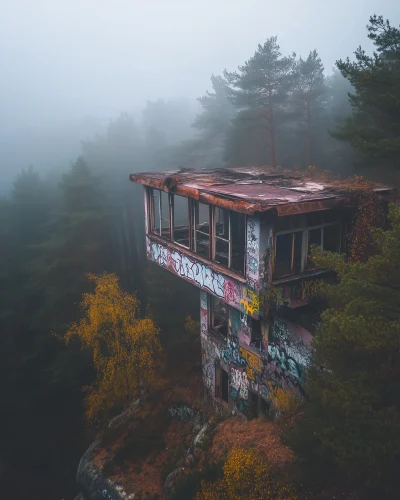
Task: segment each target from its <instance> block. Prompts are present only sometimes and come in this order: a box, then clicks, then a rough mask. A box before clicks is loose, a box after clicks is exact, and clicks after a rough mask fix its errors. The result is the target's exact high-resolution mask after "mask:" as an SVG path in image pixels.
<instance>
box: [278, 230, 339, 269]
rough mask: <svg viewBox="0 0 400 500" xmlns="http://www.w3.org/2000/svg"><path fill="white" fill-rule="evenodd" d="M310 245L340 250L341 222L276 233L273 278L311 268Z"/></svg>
mask: <svg viewBox="0 0 400 500" xmlns="http://www.w3.org/2000/svg"><path fill="white" fill-rule="evenodd" d="M311 245H317V246H319V247H320V248H321V249H322V250H327V251H330V252H340V248H341V224H340V223H339V222H332V223H330V224H323V225H320V226H314V227H307V228H302V229H297V230H289V231H281V232H279V233H277V234H276V235H275V247H274V255H275V262H274V273H273V277H274V279H276V278H282V277H284V276H290V275H292V274H296V273H300V272H303V271H304V270H306V269H311V268H313V264H312V262H311V260H310V247H311Z"/></svg>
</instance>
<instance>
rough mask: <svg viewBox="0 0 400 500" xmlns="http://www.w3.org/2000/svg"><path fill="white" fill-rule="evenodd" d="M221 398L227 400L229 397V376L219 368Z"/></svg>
mask: <svg viewBox="0 0 400 500" xmlns="http://www.w3.org/2000/svg"><path fill="white" fill-rule="evenodd" d="M221 399H222V401H225V403H227V402H228V399H229V377H228V373H227V372H226V371H225V370H224V369H223V368H221Z"/></svg>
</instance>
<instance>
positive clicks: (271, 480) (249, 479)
mask: <svg viewBox="0 0 400 500" xmlns="http://www.w3.org/2000/svg"><path fill="white" fill-rule="evenodd" d="M195 498H196V500H222V499H223V500H225V499H226V500H239V499H242V498H249V499H252V500H267V499H271V500H272V499H274V500H297V495H296V493H295V491H294V488H293V487H292V486H291V485H290V484H289V483H281V482H279V481H277V480H276V478H275V474H274V471H273V470H272V468H271V467H270V465H269V463H268V462H267V461H266V460H264V459H263V458H262V457H261V456H260V455H259V454H258V453H257V451H256V450H254V449H240V448H233V449H232V450H231V451H230V452H229V454H228V458H227V460H226V463H225V465H224V475H223V478H222V479H220V480H218V481H215V482H213V483H206V482H204V481H203V482H202V484H201V491H200V493H198V494H197V495H196V497H195Z"/></svg>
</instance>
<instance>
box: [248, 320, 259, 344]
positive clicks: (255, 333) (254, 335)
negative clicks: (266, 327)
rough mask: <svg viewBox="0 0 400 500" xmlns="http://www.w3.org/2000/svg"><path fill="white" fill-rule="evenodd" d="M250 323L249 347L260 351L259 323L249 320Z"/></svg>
mask: <svg viewBox="0 0 400 500" xmlns="http://www.w3.org/2000/svg"><path fill="white" fill-rule="evenodd" d="M250 321H251V323H250V324H251V342H250V345H251V346H252V347H256V348H257V349H260V350H261V343H262V333H261V321H260V320H257V319H254V318H250Z"/></svg>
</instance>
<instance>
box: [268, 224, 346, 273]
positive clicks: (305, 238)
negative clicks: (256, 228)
mask: <svg viewBox="0 0 400 500" xmlns="http://www.w3.org/2000/svg"><path fill="white" fill-rule="evenodd" d="M331 226H337V227H338V229H339V252H338V253H341V250H342V248H341V247H342V221H340V220H337V221H334V222H326V223H322V224H317V225H315V226H307V225H306V226H304V227H301V228H297V229H286V230H284V231H278V232H277V233H275V235H274V256H276V244H277V239H278V237H279V236H281V235H285V234H292V235H293V237H292V257H291V272H290V274H284V275H282V276H276V277H273V280H279V279H281V278H286V277H288V276H294V275H296V274H300V273H303V272H305V271H307V270H311V269H310V268H308V269H307V263H308V246H309V244H308V242H309V234H310V231H312V230H314V229H321V249H322V250H323V245H324V227H331ZM299 232H301V233H302V244H301V270H300V273H295V272H294V265H295V258H294V242H295V238H294V234H295V233H299ZM275 258H276V257H275ZM274 267H275V265H274ZM274 271H275V269H274ZM273 273H274V272H273ZM273 273H272V274H273Z"/></svg>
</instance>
